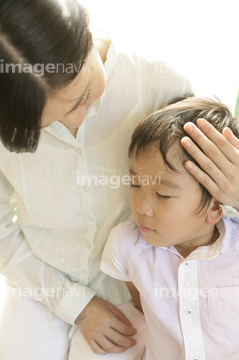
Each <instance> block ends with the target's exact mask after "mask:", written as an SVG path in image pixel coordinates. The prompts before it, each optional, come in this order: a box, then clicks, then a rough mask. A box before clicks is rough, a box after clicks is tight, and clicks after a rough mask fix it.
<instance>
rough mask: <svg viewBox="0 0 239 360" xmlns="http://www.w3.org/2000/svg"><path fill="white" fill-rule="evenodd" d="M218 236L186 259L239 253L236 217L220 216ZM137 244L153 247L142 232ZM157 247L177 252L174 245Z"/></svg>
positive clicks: (238, 230) (210, 257)
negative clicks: (211, 242)
mask: <svg viewBox="0 0 239 360" xmlns="http://www.w3.org/2000/svg"><path fill="white" fill-rule="evenodd" d="M216 227H217V229H218V232H219V234H220V235H219V237H218V239H217V240H216V241H215V242H214V243H213V244H211V245H208V246H200V247H198V248H197V249H196V250H194V251H193V252H192V253H191V254H190V255H189V256H188V257H187V260H199V259H205V260H210V259H214V258H216V257H217V256H218V254H219V253H222V254H238V253H239V219H237V218H231V219H227V218H222V219H221V220H220V221H219V222H218V223H217V225H216ZM137 246H139V247H142V248H149V247H153V246H152V245H149V244H148V243H147V242H146V240H145V239H144V237H143V234H141V235H140V237H139V239H138V241H137ZM159 249H163V250H167V251H170V252H173V253H175V254H177V255H179V254H178V252H177V250H176V249H175V248H174V246H165V247H161V248H159Z"/></svg>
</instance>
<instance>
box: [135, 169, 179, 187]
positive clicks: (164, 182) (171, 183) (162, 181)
mask: <svg viewBox="0 0 239 360" xmlns="http://www.w3.org/2000/svg"><path fill="white" fill-rule="evenodd" d="M129 173H130V175H133V176H139V175H137V174H136V173H135V172H134V170H133V169H132V167H131V168H130V170H129ZM157 178H158V177H157ZM157 178H154V180H155V179H157ZM159 178H160V181H159V185H164V186H168V187H170V188H173V189H182V187H181V186H180V185H178V184H176V183H174V182H172V181H169V180H166V179H162V177H161V175H160V176H159Z"/></svg>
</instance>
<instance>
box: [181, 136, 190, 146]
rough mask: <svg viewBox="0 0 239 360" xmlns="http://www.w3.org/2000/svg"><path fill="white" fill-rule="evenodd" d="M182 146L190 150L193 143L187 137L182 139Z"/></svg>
mask: <svg viewBox="0 0 239 360" xmlns="http://www.w3.org/2000/svg"><path fill="white" fill-rule="evenodd" d="M182 145H183V146H184V147H186V148H190V146H191V142H190V140H189V139H188V138H187V137H184V138H182Z"/></svg>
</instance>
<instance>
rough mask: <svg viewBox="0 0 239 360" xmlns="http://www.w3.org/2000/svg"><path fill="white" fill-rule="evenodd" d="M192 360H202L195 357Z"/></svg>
mask: <svg viewBox="0 0 239 360" xmlns="http://www.w3.org/2000/svg"><path fill="white" fill-rule="evenodd" d="M192 360H200V359H199V357H197V356H196V357H195V356H194V357H193V358H192Z"/></svg>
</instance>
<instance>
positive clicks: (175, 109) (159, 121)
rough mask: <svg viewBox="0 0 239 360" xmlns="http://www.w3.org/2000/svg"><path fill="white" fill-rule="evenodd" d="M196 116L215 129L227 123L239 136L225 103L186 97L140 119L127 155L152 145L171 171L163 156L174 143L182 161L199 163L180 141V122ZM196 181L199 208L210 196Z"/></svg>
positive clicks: (182, 129)
mask: <svg viewBox="0 0 239 360" xmlns="http://www.w3.org/2000/svg"><path fill="white" fill-rule="evenodd" d="M199 118H204V119H206V120H207V121H208V122H209V123H211V124H212V125H213V126H214V127H215V128H216V129H217V130H218V131H219V132H222V130H223V129H224V128H225V127H228V128H230V129H231V130H232V132H233V133H234V135H235V136H236V137H238V138H239V124H238V121H237V119H236V118H235V117H233V116H232V114H231V112H230V110H229V109H228V108H227V106H225V105H223V104H222V103H220V102H219V101H216V100H211V99H201V98H196V97H189V98H187V99H185V100H182V101H179V102H177V103H175V104H171V105H168V106H165V107H164V108H162V109H161V110H159V111H156V112H155V113H154V114H152V115H150V116H148V117H147V118H146V119H145V120H143V121H142V122H141V123H140V124H139V125H138V126H137V127H136V129H135V130H134V133H133V135H132V138H131V144H130V146H129V156H130V157H131V156H132V154H133V153H134V154H135V156H136V157H137V155H138V153H139V152H140V151H141V150H145V149H147V148H148V147H150V146H152V145H153V146H156V147H158V148H159V150H160V152H161V154H162V156H163V159H164V162H165V164H166V166H167V167H168V168H169V169H170V170H172V171H175V172H179V170H178V169H176V168H175V166H173V165H172V164H171V163H170V161H169V160H168V157H167V154H168V150H169V149H170V148H171V146H172V145H174V144H177V145H178V146H179V149H180V150H179V151H178V152H177V154H178V157H179V159H180V161H181V162H182V163H184V162H185V161H187V160H191V161H193V162H194V163H195V164H196V165H197V166H199V164H198V163H197V162H196V161H195V160H194V159H193V158H192V157H191V156H190V155H189V154H188V153H187V151H186V150H185V149H184V148H183V147H182V146H181V144H180V141H181V139H182V138H183V137H184V136H189V135H188V134H187V133H186V132H185V131H184V125H185V124H186V123H187V122H189V121H190V122H192V123H194V124H196V121H197V119H199ZM199 167H200V166H199ZM199 185H200V187H201V190H202V198H201V203H200V208H199V212H200V211H201V210H202V209H203V208H205V207H206V206H207V205H209V203H210V201H211V198H212V196H211V194H210V193H209V192H208V191H207V189H206V188H204V186H202V185H201V184H199Z"/></svg>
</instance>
